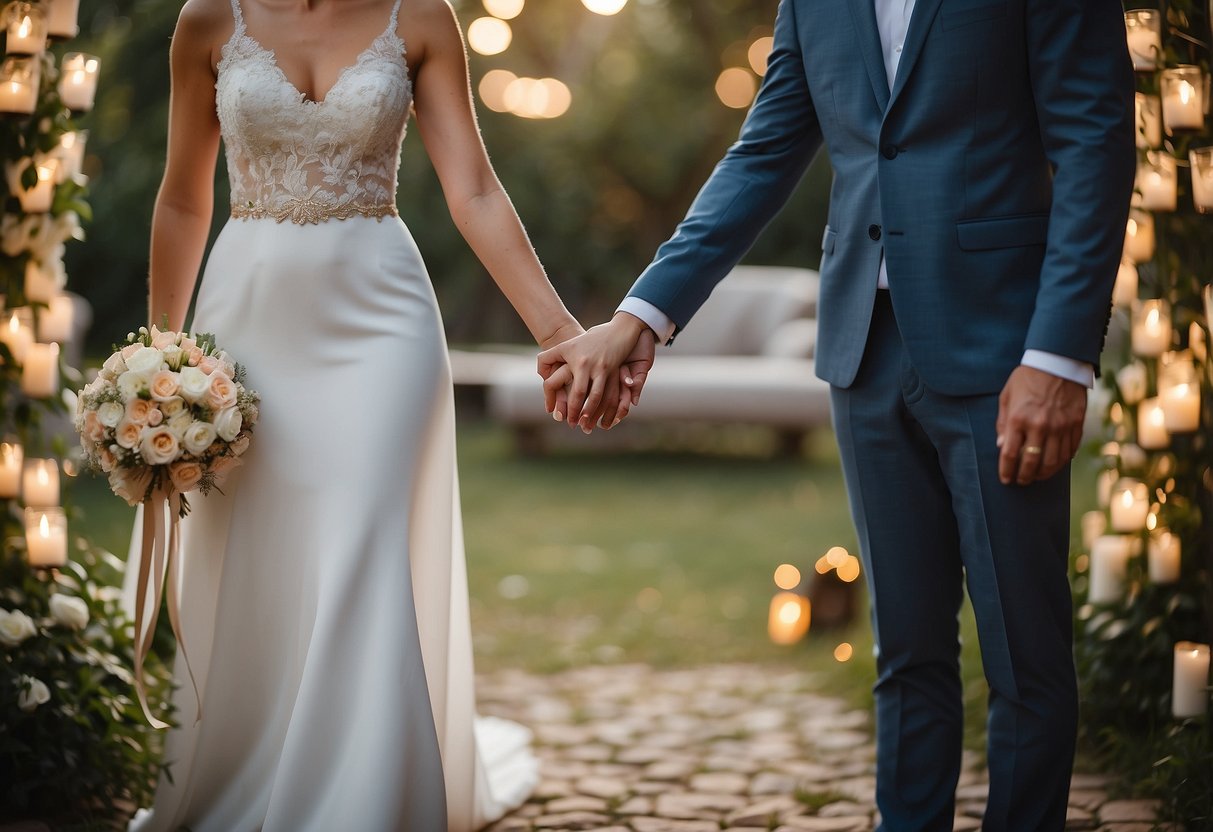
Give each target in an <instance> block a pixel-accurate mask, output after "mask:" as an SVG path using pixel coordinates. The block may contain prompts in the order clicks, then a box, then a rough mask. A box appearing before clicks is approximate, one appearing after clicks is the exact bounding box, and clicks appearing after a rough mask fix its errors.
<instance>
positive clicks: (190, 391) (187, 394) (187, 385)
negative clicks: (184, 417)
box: [181, 367, 211, 404]
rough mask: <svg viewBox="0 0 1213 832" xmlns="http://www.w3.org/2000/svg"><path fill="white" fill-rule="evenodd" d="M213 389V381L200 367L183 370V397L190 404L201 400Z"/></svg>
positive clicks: (184, 368)
mask: <svg viewBox="0 0 1213 832" xmlns="http://www.w3.org/2000/svg"><path fill="white" fill-rule="evenodd" d="M210 387H211V380H210V378H208V377H207V374H206V373H204V372H202V370H201V369H200V368H198V367H183V368H182V369H181V397H182V398H184V399H185V400H186V401H187V402H189V403H190V404H193V403H194V402H196V401H198V400H199V399H201V398H202V397H203V396H205V395H206V394H207V391H208V390H209V389H210Z"/></svg>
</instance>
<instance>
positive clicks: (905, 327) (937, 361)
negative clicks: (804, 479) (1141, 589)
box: [540, 0, 1134, 832]
mask: <svg viewBox="0 0 1213 832" xmlns="http://www.w3.org/2000/svg"><path fill="white" fill-rule="evenodd" d="M1121 12H1122V9H1121V5H1120V3H1119V2H1116V1H1115V0H781V2H780V5H779V12H778V16H777V19H776V22H775V44H774V49H773V51H772V53H771V56H770V61H769V66H768V70H767V74H766V78H765V80H764V82H763V85H762V89H761V91H760V92H759V95H758V97H757V99H756V101H755V102H754V105H753V108H752V109H751V111H750V113H749V116H748V117H747V119H746V122H745V125H744V126H743V128H742V131H741V137H740V140H739V141H738V142H737V143H736V144H735V145H734V146H733V147H732V148H731V149H730V150H729V151H728V153H727V154H726V156H725V157H724V159H723V160H722V161H721V162H720V163H719V165H718V166H717V167H716V170H715V172H714V173H713V174H712V176H711V178H710V179H709V180H708V182H707V184H706V185H705V186H704V188H703V190H702V191H701V192H700V193H699V196H698V197H697V199H696V200H695V203H694V204H693V205H692V206H691V209H690V211H689V213H688V214H687V217H686V219H685V220H683V222H682V223H681V225H679V227H678V229H677V231H676V232H675V234H674V236H673V237H672V238H671V239H670V240H669V241H668V242H667V243H665V244H664V245H663V246H662V247H661V249H660V250H659V251H658V252H657V256H656V258H655V259H654V261H653V263H652V264H651V265H650V266H649V267H648V268H647V269H646V270H645V272H644V274H642V275H641V277H640V279H639V280H638V281H637V282H636V284H635V286H634V287H633V288H632V291H631V293H630V294H629V296H628V298H627V299H626V300H625V301H624V302H623V304H622V305H621V306H620V309H619V312H617V313H616V315H615V317H614V318H613V319H612V320H611V322H609V323H607V324H603V325H601V326H599V327H595V328H594V329H592V330H591V331H590V332H589V333H587V334H586V335H584V336H582V337H581V338H579V339H576V340H573V341H570V342H567V343H565V344H563V345H561V346H559V347H557V348H555V349H553V350H550V351H548V352H546V353H544V354H543V355H541V356H540V373H541V375H543V376H544V377H545V378H546V381H545V389H546V392H547V394H548V409H549V410H551V411H554V412H555V416H556V418H557V419H560V418H562V417H565V418H567V419H568V421H569V423H570V424H572V425H579V426H580V427H582V429H583V430H589V429H590V428H591V427H592V425H593V424H594V423H595V422H596V421H599V420H602V421H603V423H604V424H605V426H608V427H609V426H610V425H612V424H614V423H615V422H616V421H617V417H619V416H622V415H625V414H626V411H627V409H628V407H629V406H630V405H631V404H632V403H633V400H634V399H635V398H636V397H637V395H638V391H639V388H640V386H641V385H642V384H643V380H644V371H646V370H647V368H648V366H649V365H650V363H651V361H652V356H653V344H654V341H655V340H656V341H662V342H665V341H668V340H669V339H670V338H671V337H672V336H673V335H674V333H676V332H677V330H678V329H679V328H681V327H682V326H685V325H687V324H688V322H689V321H690V320H691V317H692V315H693V314H694V313H695V312H696V310H697V309H698V308H699V306H700V305H701V304H702V303H703V301H704V299H705V298H706V297H707V296H708V294H709V293H710V292H711V291H712V288H713V286H714V285H715V284H716V283H717V282H718V281H719V280H720V279H721V278H723V277H724V275H725V274H726V273H727V272H728V271H729V270H730V269H731V268H732V267H733V266H734V265H735V264H736V263H737V261H738V260H739V259H740V258H741V257H742V256H743V255H744V254H745V252H746V250H747V249H748V248H749V247H750V245H751V243H752V242H753V240H754V239H755V237H756V236H757V235H758V233H759V232H760V231H761V230H762V228H763V227H764V225H765V224H766V223H767V222H768V221H769V220H770V219H771V217H772V216H774V214H775V213H776V212H777V211H778V210H779V209H780V207H781V206H782V205H783V203H784V202H785V200H786V199H787V197H788V195H789V194H790V193H791V191H792V189H793V188H794V187H795V186H796V184H797V182H798V180H799V179H800V176H801V174H802V172H803V171H804V169H805V167H806V166H807V165H808V164H809V162H810V160H811V159H812V158H813V156H814V154H815V153H816V152H817V151H818V150H819V149H820V148H821V147H822V145H823V144H824V145H825V147H826V148H827V149H828V151H829V154H830V160H831V163H832V165H833V169H834V185H833V190H832V192H831V199H830V215H829V217H830V218H829V224H828V226H827V227H826V230H825V237H824V239H823V240H822V249H823V254H822V261H821V295H820V302H819V319H820V335H819V340H818V347H817V372H818V374H819V375H820V376H821V377H822V378H823V379H825V380H826V381H828V382H829V383H830V384H831V386H832V402H833V417H834V427H835V431H836V433H837V437H838V442H839V446H840V449H841V453H842V462H843V467H844V472H845V476H846V484H847V489H848V492H849V496H850V502H851V509H852V513H853V516H854V520H855V525H856V527H857V529H858V534H859V540H860V546H861V551H862V556H863V565H864V567H865V572H866V578H867V582H868V588H869V591H870V595H871V599H872V607H873V609H872V625H873V629H874V632H875V641H876V659H877V671H878V681H877V683H876V687H875V693H876V711H877V748H878V751H877V786H876V791H877V803H878V806H879V809H880V813H881V817H882V823H883V826H882V828H883V829H885V830H888V832H909V831H910V830H950V829H951V828H952V823H953V813H954V801H955V798H954V791H955V787H956V783H957V777H958V775H959V771H960V759H961V737H962V690H961V684H960V677H959V673H958V655H959V649H958V629H957V613H958V610H959V608H960V605H961V595H962V582H963V583H967V586H968V591H969V594H970V597H971V599H972V603H973V607H974V609H975V611H976V615H977V622H978V629H979V634H980V641H981V649H982V657H983V663H984V666H985V672H986V677H987V679H988V681H989V685H990V700H989V725H988V729H989V730H988V735H989V755H988V762H989V775H990V793H989V802H988V805H987V808H986V814H985V819H984V821H983V826H982V828H983V829H984V830H985V832H1030V831H1031V830H1061V829H1062V828H1063V827H1064V824H1065V816H1066V802H1067V793H1068V788H1069V779H1070V767H1071V763H1072V758H1073V752H1074V737H1075V723H1076V712H1077V695H1076V685H1075V674H1074V666H1073V661H1072V657H1071V602H1070V594H1069V585H1068V582H1067V577H1066V561H1067V547H1068V541H1069V523H1068V521H1069V462H1070V459H1071V457H1072V456H1073V454H1074V452H1075V450H1076V449H1077V447H1078V444H1079V438H1080V434H1081V429H1082V422H1083V415H1084V412H1085V407H1086V393H1087V388H1088V387H1089V386H1091V384H1092V383H1093V378H1094V368H1095V366H1096V362H1097V360H1098V356H1099V352H1100V349H1101V346H1102V341H1103V336H1104V332H1105V328H1106V324H1107V318H1108V313H1109V296H1110V292H1111V287H1112V282H1113V279H1114V276H1115V273H1116V267H1117V262H1118V259H1119V257H1120V252H1121V246H1122V241H1123V237H1124V231H1125V222H1126V215H1127V210H1128V205H1129V197H1130V192H1131V188H1132V180H1133V171H1134V139H1133V80H1132V76H1131V69H1130V64H1129V60H1128V56H1127V50H1126V46H1125V33H1124V24H1123V18H1122V14H1121ZM621 366H622V367H623V370H622V375H623V377H625V378H626V379H629V381H628V382H625V384H626V383H631V385H632V388H631V390H630V392H628V391H626V388H625V393H624V395H623V397H622V403H621V404H618V408H616V405H617V403H618V402H619V400H620V397H619V394H618V390H619V383H618V381H617V380H618V379H619V377H620V370H619V368H620V367H621ZM638 371H639V372H638ZM566 385H567V390H568V393H567V397H568V399H567V403H566V402H565V401H564V395H565V394H564V393H563V392H561V391H562V390H564V389H565V388H566ZM558 396H559V398H558ZM566 406H567V411H565V407H566ZM562 411H563V412H562Z"/></svg>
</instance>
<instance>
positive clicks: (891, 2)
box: [617, 0, 1095, 387]
mask: <svg viewBox="0 0 1213 832" xmlns="http://www.w3.org/2000/svg"><path fill="white" fill-rule="evenodd" d="M874 2H875V4H876V28H877V29H878V30H879V32H880V51H881V53H882V54H883V56H884V71H885V77H886V78H887V79H888V82H889V89H890V90H892V89H893V80H894V79H895V78H896V77H897V67H898V65H899V64H900V63H901V52H902V48H903V47H904V45H905V41H906V32H907V31H908V30H909V28H910V16H911V15H912V14H913V13H914V2H915V0H874ZM872 164H874V165H875V164H877V162H876V157H875V156H873V157H872ZM876 285H877V287H878V288H880V289H888V288H889V273H888V269H887V268H886V267H885V261H884V254H883V252H882V253H881V256H880V273H879V275H878V276H877V283H876ZM617 311H619V312H627V313H628V314H629V315H633V316H635V317H637V318H639V319H640V320H642V321H644V322H645V323H646V324H648V326H649V328H650V329H652V330H653V332H654V333H656V334H657V339H658V341H659V342H660V343H663V344H664V343H665V342H667V341H669V340H670V338H672V337H673V336H674V331H675V329H676V328H677V327H676V325H675V324H674V322H673V321H671V320H670V318H669V316H668V315H666V314H665V313H664V312H662V311H661V310H660V309H658V308H657V307H656V306H654V305H653V304H651V303H649V302H648V301H646V300H642V299H640V298H636V297H627V298H624V299H623V302H622V303H620V304H619V309H618V310H617ZM1020 363H1021V364H1023V365H1024V366H1026V367H1032V368H1034V369H1037V370H1041V371H1043V372H1046V373H1049V374H1050V375H1055V376H1059V377H1061V378H1064V379H1067V380H1069V381H1073V382H1076V383H1078V384H1081V385H1083V386H1085V387H1094V386H1095V368H1094V367H1092V366H1091V365H1090V364H1088V363H1086V362H1085V361H1077V360H1075V359H1073V358H1069V357H1067V356H1064V355H1057V354H1055V353H1051V352H1044V351H1043V350H1025V351H1024V354H1023V358H1022V359H1021V361H1020Z"/></svg>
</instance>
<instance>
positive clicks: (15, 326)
mask: <svg viewBox="0 0 1213 832" xmlns="http://www.w3.org/2000/svg"><path fill="white" fill-rule="evenodd" d="M8 331H9V332H11V333H13V334H14V335H16V334H17V333H18V332H20V331H21V321H19V320H17V313H16V312H13V316H12V317H11V318H9V319H8Z"/></svg>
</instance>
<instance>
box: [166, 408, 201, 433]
mask: <svg viewBox="0 0 1213 832" xmlns="http://www.w3.org/2000/svg"><path fill="white" fill-rule="evenodd" d="M192 424H194V417H193V416H191V415H190V412H189V411H188V410H182V411H181V412H180V413H178V414H177V415H176V416H174V417H173V418H171V419H169V420H168V421H167V422H165V423H164V426H165V427H166V428H167V429H168V430H169V431H171V432H172V434H173V436H175V437H177V439H178V440H181V439H184V438H185V432H186V431H187V430H189V429H190V425H192Z"/></svg>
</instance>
